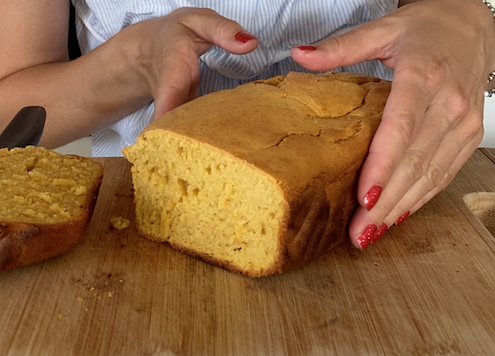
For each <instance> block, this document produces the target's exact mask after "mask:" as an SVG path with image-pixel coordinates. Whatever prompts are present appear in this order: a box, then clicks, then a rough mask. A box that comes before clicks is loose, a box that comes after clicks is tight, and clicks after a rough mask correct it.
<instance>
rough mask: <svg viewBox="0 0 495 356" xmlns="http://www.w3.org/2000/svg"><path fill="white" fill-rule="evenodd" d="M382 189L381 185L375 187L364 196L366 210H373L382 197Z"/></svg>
mask: <svg viewBox="0 0 495 356" xmlns="http://www.w3.org/2000/svg"><path fill="white" fill-rule="evenodd" d="M382 190H383V189H382V187H380V186H379V185H375V186H373V187H371V189H370V191H369V192H368V193H366V195H365V196H364V206H365V207H366V209H368V210H371V208H373V207H374V206H375V204H376V202H377V201H378V199H379V198H380V195H381V194H382Z"/></svg>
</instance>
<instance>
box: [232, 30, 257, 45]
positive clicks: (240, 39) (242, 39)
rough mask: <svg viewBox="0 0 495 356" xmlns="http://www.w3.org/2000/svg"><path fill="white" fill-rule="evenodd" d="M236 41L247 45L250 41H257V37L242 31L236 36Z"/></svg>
mask: <svg viewBox="0 0 495 356" xmlns="http://www.w3.org/2000/svg"><path fill="white" fill-rule="evenodd" d="M235 39H236V41H237V42H240V43H246V42H248V41H251V40H255V39H256V37H254V36H253V35H252V34H250V33H249V32H247V31H241V32H239V33H238V34H236V35H235Z"/></svg>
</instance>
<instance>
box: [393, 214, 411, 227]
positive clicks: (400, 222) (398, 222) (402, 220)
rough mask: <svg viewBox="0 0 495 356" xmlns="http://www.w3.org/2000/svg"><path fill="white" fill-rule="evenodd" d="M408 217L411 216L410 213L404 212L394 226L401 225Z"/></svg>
mask: <svg viewBox="0 0 495 356" xmlns="http://www.w3.org/2000/svg"><path fill="white" fill-rule="evenodd" d="M409 215H411V212H410V211H406V212H405V213H404V214H402V215H401V216H400V217H399V218H398V219H397V221H396V222H395V225H397V226H399V225H400V224H402V223H403V222H404V221H406V219H407V218H408V217H409Z"/></svg>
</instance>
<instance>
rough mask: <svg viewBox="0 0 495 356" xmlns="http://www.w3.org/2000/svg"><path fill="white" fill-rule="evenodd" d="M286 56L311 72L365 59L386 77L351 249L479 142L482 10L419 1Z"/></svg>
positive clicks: (473, 0)
mask: <svg viewBox="0 0 495 356" xmlns="http://www.w3.org/2000/svg"><path fill="white" fill-rule="evenodd" d="M292 56H293V58H294V60H295V61H296V62H298V63H299V64H301V65H303V66H305V67H306V68H309V69H312V70H330V69H332V68H336V67H340V66H346V65H351V64H355V63H359V62H362V61H365V60H372V59H379V60H381V61H382V63H383V64H384V65H386V66H387V67H389V68H392V69H394V78H393V83H392V91H391V93H390V97H389V99H388V102H387V105H386V107H385V111H384V114H383V120H382V123H381V125H380V127H379V128H378V131H377V132H376V135H375V137H374V139H373V142H372V144H371V147H370V152H369V155H368V157H367V159H366V161H365V164H364V167H363V170H362V173H361V176H360V180H359V184H358V200H359V202H360V207H359V208H358V209H357V211H356V213H355V214H354V217H353V219H352V221H351V225H350V229H349V233H350V237H351V240H352V242H353V244H354V245H355V246H356V247H358V248H361V249H364V248H366V247H367V246H368V245H369V244H371V243H374V242H376V241H377V240H378V238H379V237H380V236H381V235H382V234H383V233H384V232H385V231H386V229H387V228H388V227H390V226H392V225H393V224H394V223H401V222H402V221H403V220H404V219H405V218H406V217H407V216H408V215H409V214H412V213H414V212H415V211H417V210H418V209H419V208H420V207H421V206H423V205H424V204H425V203H426V202H427V201H429V200H430V199H431V198H432V197H433V196H435V195H436V194H437V193H438V192H440V191H441V190H442V189H444V188H445V187H446V186H447V185H448V184H449V183H450V182H451V181H452V179H453V178H454V176H455V174H456V173H457V172H458V171H459V169H460V168H461V167H462V166H463V164H464V163H465V162H466V161H467V160H468V159H469V157H470V156H471V155H472V153H473V151H474V150H475V149H476V148H477V146H478V144H479V143H480V142H481V139H482V136H483V128H482V123H483V119H482V115H483V102H484V94H483V93H484V90H485V89H486V80H487V77H488V74H489V73H490V72H491V71H493V70H495V26H494V21H493V18H492V15H491V13H490V11H489V10H488V9H487V7H486V5H484V4H483V3H482V2H481V1H480V0H428V1H417V2H415V3H411V4H408V5H406V6H403V7H400V8H399V9H397V10H396V11H394V12H393V13H391V14H389V15H388V16H385V17H383V18H381V19H378V20H376V21H372V22H369V23H366V24H364V25H363V26H361V27H359V28H357V29H355V30H353V31H350V32H348V33H346V34H344V35H341V36H338V37H335V38H331V39H329V40H326V41H324V42H322V43H319V44H317V45H316V46H315V48H311V47H308V46H302V47H301V48H295V49H293V50H292Z"/></svg>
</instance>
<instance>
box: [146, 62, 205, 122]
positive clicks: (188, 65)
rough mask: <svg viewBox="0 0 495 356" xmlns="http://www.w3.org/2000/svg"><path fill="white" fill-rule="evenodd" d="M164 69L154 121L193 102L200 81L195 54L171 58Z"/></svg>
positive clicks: (158, 90)
mask: <svg viewBox="0 0 495 356" xmlns="http://www.w3.org/2000/svg"><path fill="white" fill-rule="evenodd" d="M163 67H164V69H163V71H162V73H161V81H160V83H159V87H158V88H157V90H156V93H155V98H154V100H155V112H154V115H153V119H154V120H155V119H157V118H159V117H161V116H162V115H163V114H165V113H166V112H168V111H170V110H172V109H175V108H176V107H178V106H180V105H182V104H184V103H186V102H187V101H189V100H191V99H192V98H193V96H195V94H196V88H197V83H198V80H199V64H198V59H197V58H196V56H195V55H194V54H192V55H187V54H183V55H177V56H171V57H169V58H168V59H167V61H165V63H164V65H163Z"/></svg>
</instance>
